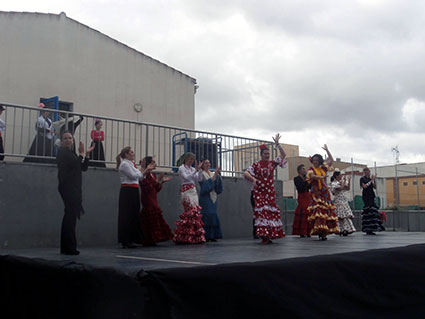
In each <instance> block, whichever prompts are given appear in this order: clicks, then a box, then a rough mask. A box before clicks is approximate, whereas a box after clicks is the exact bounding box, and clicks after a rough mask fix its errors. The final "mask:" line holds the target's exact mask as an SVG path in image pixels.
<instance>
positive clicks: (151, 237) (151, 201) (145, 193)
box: [140, 173, 173, 245]
mask: <svg viewBox="0 0 425 319" xmlns="http://www.w3.org/2000/svg"><path fill="white" fill-rule="evenodd" d="M140 189H141V202H142V205H143V208H142V212H141V214H140V220H141V224H142V230H143V236H144V239H143V242H142V243H143V244H144V245H153V244H155V243H158V242H161V241H166V240H171V239H173V233H172V232H171V229H170V226H168V224H167V223H166V222H165V220H164V217H163V216H162V210H161V208H160V207H159V205H158V199H157V194H158V192H160V191H161V189H162V185H161V184H159V183H158V182H157V180H156V176H155V175H154V174H152V173H150V174H148V175H147V176H146V177H145V178H144V179H143V180H142V181H141V182H140Z"/></svg>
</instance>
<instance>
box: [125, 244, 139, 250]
mask: <svg viewBox="0 0 425 319" xmlns="http://www.w3.org/2000/svg"><path fill="white" fill-rule="evenodd" d="M122 248H124V249H125V248H137V246H136V245H134V244H132V243H129V244H122Z"/></svg>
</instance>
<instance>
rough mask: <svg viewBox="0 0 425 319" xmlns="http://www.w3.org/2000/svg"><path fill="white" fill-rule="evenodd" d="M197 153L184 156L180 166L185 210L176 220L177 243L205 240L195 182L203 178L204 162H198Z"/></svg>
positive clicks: (175, 240) (195, 242)
mask: <svg viewBox="0 0 425 319" xmlns="http://www.w3.org/2000/svg"><path fill="white" fill-rule="evenodd" d="M194 162H195V154H193V153H190V152H188V153H186V154H185V155H184V157H183V164H182V165H181V166H180V167H179V176H180V180H181V184H182V186H181V190H180V191H181V198H182V204H183V207H184V212H183V213H182V214H181V215H180V216H179V217H180V219H179V220H178V221H176V225H177V228H176V229H175V231H174V238H173V240H174V242H175V243H176V244H200V243H204V242H205V236H204V234H205V230H204V228H203V226H204V223H203V222H202V215H201V214H200V213H199V212H200V211H201V206H199V202H198V194H197V193H196V187H195V183H196V182H200V181H202V179H203V175H202V172H201V167H202V165H203V162H201V163H200V164H196V165H195V166H196V168H194V167H192V164H193V163H194Z"/></svg>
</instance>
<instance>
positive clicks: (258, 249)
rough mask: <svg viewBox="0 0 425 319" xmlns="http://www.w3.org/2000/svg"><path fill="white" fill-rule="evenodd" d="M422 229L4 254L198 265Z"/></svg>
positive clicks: (377, 242)
mask: <svg viewBox="0 0 425 319" xmlns="http://www.w3.org/2000/svg"><path fill="white" fill-rule="evenodd" d="M424 243H425V233H424V232H390V231H387V232H382V233H379V234H377V235H376V236H366V235H364V234H363V233H355V234H354V235H351V236H348V237H340V236H336V235H332V236H329V239H328V240H327V241H318V240H317V237H315V238H299V237H298V236H287V237H286V238H283V239H279V240H276V241H274V243H273V244H271V245H267V246H263V245H261V244H260V243H259V240H253V239H250V238H243V239H227V240H226V239H223V240H220V241H218V242H216V243H206V244H202V245H175V244H174V243H172V242H165V243H160V244H158V246H156V247H140V248H136V249H121V248H120V247H119V246H118V245H117V246H114V247H79V249H80V251H81V254H80V255H79V256H64V255H61V254H59V250H58V248H33V249H14V250H8V249H5V248H2V249H0V255H18V256H24V257H30V258H42V259H46V260H51V261H67V260H69V261H74V262H77V263H82V264H87V265H91V266H94V267H102V268H103V267H107V268H115V269H117V270H120V271H122V272H125V273H134V272H135V271H139V270H141V269H144V270H153V269H160V268H174V267H194V266H202V265H214V264H223V263H234V262H256V261H263V260H277V259H286V258H295V257H308V256H316V255H329V254H337V253H345V252H354V251H364V250H369V249H380V248H391V247H402V246H408V245H413V244H424Z"/></svg>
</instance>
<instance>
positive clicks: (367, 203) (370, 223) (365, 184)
mask: <svg viewBox="0 0 425 319" xmlns="http://www.w3.org/2000/svg"><path fill="white" fill-rule="evenodd" d="M363 173H364V176H363V177H362V178H360V187H361V188H362V199H363V202H364V207H363V212H362V232H364V233H366V235H376V234H375V232H377V231H383V230H385V228H384V226H382V220H381V216H380V214H379V212H378V207H377V206H376V204H375V191H374V188H376V181H375V178H376V177H375V176H374V175H372V177H371V176H370V170H369V168H367V167H366V168H364V169H363Z"/></svg>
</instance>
